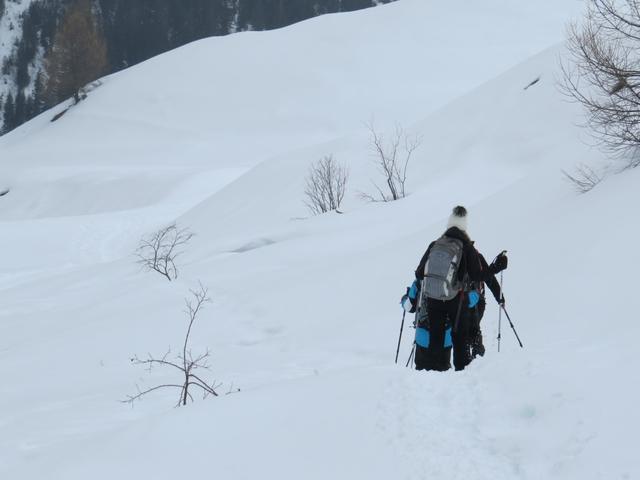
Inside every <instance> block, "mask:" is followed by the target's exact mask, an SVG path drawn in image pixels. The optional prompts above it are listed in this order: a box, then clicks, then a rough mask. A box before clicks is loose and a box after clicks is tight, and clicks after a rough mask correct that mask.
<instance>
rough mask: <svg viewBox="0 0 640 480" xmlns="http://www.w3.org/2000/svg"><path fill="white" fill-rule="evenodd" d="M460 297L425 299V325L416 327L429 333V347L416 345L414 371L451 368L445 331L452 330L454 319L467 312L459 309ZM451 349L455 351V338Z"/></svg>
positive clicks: (449, 348)
mask: <svg viewBox="0 0 640 480" xmlns="http://www.w3.org/2000/svg"><path fill="white" fill-rule="evenodd" d="M461 295H462V294H461ZM461 295H458V296H457V297H455V298H454V299H453V300H448V301H442V300H434V299H431V298H428V299H427V305H426V309H427V316H426V317H427V319H426V324H425V325H420V324H419V325H418V326H419V327H420V326H421V327H423V328H426V329H427V330H428V331H429V347H428V348H423V347H420V346H419V345H416V358H415V362H416V370H437V371H441V372H444V371H445V370H449V369H450V368H451V343H450V341H449V338H448V335H447V330H448V329H451V328H453V326H454V324H455V323H456V317H458V316H459V315H460V316H461V315H462V313H463V312H462V311H463V310H468V309H464V308H461V307H462V304H461V301H462V299H463V297H461ZM465 342H466V337H465ZM453 347H454V349H455V337H454V343H453ZM454 362H455V354H454ZM465 365H466V364H465ZM462 368H464V367H462Z"/></svg>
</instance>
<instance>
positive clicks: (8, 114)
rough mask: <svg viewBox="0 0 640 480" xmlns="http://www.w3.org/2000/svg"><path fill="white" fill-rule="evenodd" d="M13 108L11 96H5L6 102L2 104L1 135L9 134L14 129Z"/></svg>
mask: <svg viewBox="0 0 640 480" xmlns="http://www.w3.org/2000/svg"><path fill="white" fill-rule="evenodd" d="M14 113H15V107H14V104H13V95H11V94H9V95H8V96H7V101H6V102H5V103H4V111H3V112H2V115H3V119H4V127H3V133H6V132H9V131H11V130H13V129H14V128H15V120H14Z"/></svg>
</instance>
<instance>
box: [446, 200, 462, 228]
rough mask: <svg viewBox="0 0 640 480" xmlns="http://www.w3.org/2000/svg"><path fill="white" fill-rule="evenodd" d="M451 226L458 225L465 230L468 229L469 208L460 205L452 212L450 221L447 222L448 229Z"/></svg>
mask: <svg viewBox="0 0 640 480" xmlns="http://www.w3.org/2000/svg"><path fill="white" fill-rule="evenodd" d="M451 227H458V228H459V229H460V230H462V231H463V232H466V231H467V209H466V208H464V207H461V206H460V205H458V206H457V207H456V208H454V209H453V212H451V216H450V217H449V222H448V223H447V229H449V228H451Z"/></svg>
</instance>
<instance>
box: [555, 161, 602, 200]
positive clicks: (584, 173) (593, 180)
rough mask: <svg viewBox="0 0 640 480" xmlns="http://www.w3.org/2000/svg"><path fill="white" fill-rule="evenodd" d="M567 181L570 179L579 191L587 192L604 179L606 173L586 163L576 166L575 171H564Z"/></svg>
mask: <svg viewBox="0 0 640 480" xmlns="http://www.w3.org/2000/svg"><path fill="white" fill-rule="evenodd" d="M562 173H563V174H564V176H565V178H566V180H567V181H569V182H570V183H571V184H572V185H573V187H574V188H575V189H576V191H577V192H578V193H587V192H589V191H590V190H592V189H593V188H594V187H595V186H596V185H598V184H599V183H600V182H602V180H603V179H604V175H602V174H600V173H598V172H596V171H595V170H593V169H592V168H591V167H589V166H587V165H585V164H579V165H577V166H576V167H575V173H568V172H566V171H565V170H563V171H562Z"/></svg>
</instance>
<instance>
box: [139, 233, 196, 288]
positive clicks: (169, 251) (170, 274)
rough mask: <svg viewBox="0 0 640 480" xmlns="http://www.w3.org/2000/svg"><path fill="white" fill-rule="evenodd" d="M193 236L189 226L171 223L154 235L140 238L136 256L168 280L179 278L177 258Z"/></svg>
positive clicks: (148, 267)
mask: <svg viewBox="0 0 640 480" xmlns="http://www.w3.org/2000/svg"><path fill="white" fill-rule="evenodd" d="M192 238H193V233H191V232H190V231H189V229H188V228H178V227H177V225H176V224H175V223H174V224H171V225H169V226H168V227H165V228H162V229H160V230H158V231H157V232H156V233H154V234H153V235H151V236H149V237H147V238H143V239H142V240H140V244H139V246H138V249H137V250H136V256H137V257H138V263H139V264H140V265H142V266H143V267H144V268H146V269H148V270H152V271H154V272H158V273H159V274H160V275H162V276H163V277H165V278H166V279H167V280H169V281H172V280H175V279H176V278H178V268H177V267H176V263H175V261H176V258H177V257H178V256H179V255H180V254H181V253H183V251H182V247H184V246H185V245H186V244H187V243H188V242H189V240H191V239H192Z"/></svg>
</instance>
